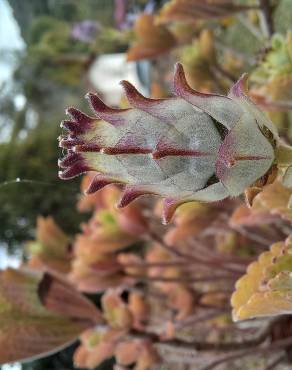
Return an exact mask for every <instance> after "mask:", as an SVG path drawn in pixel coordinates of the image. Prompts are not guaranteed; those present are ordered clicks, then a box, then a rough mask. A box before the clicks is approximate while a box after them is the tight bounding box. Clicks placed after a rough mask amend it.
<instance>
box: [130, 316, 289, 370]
mask: <svg viewBox="0 0 292 370" xmlns="http://www.w3.org/2000/svg"><path fill="white" fill-rule="evenodd" d="M278 321H279V318H276V319H274V320H271V321H270V322H269V324H268V325H267V326H266V327H265V328H264V329H263V330H260V331H259V333H258V335H257V336H256V337H255V338H254V339H251V340H247V341H245V342H225V343H224V342H223V343H222V342H217V343H212V342H203V341H192V342H188V341H185V340H183V339H168V340H161V338H160V336H159V335H157V334H156V333H152V332H140V331H137V330H132V331H131V332H130V333H129V334H130V336H133V337H136V338H149V339H150V340H152V342H153V343H156V344H161V345H168V346H174V347H176V348H184V349H190V350H195V351H234V350H240V349H246V348H247V350H244V351H237V352H236V354H235V353H232V354H230V355H228V356H226V357H224V359H226V358H227V357H228V359H229V358H230V357H231V356H235V355H236V357H234V358H237V357H238V356H241V357H243V356H246V355H247V354H249V353H252V354H253V353H256V352H257V351H262V352H263V353H269V351H270V349H271V350H272V351H275V350H276V349H280V348H285V347H287V346H289V345H292V337H290V338H286V339H284V340H279V341H277V342H274V343H272V344H271V345H270V346H269V347H265V348H259V347H257V346H259V345H260V344H261V343H263V342H264V341H265V339H267V337H268V336H269V335H270V333H271V329H272V328H273V326H274V325H275V324H276V323H277V322H278ZM228 359H227V361H228ZM231 359H233V357H232V358H231ZM216 361H223V358H221V359H219V360H216ZM224 361H226V360H224ZM224 361H223V362H224ZM220 363H221V362H220ZM218 364H219V363H218ZM208 366H209V365H208ZM209 369H211V367H210V368H206V369H205V368H204V370H209Z"/></svg>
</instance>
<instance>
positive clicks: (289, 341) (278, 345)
mask: <svg viewBox="0 0 292 370" xmlns="http://www.w3.org/2000/svg"><path fill="white" fill-rule="evenodd" d="M291 345H292V337H289V338H285V339H281V340H277V341H275V342H273V343H272V344H270V345H269V346H267V347H264V348H259V347H253V348H250V349H247V350H244V351H238V352H235V353H232V354H230V355H227V356H224V357H221V359H218V360H215V361H213V362H212V363H210V364H209V365H207V366H204V367H201V368H200V369H199V370H213V369H215V367H217V366H218V365H221V364H223V363H225V362H229V361H232V360H237V359H240V358H242V357H246V356H252V355H258V354H262V355H269V354H270V353H271V352H275V351H278V350H281V349H282V350H284V349H285V348H287V347H290V346H291Z"/></svg>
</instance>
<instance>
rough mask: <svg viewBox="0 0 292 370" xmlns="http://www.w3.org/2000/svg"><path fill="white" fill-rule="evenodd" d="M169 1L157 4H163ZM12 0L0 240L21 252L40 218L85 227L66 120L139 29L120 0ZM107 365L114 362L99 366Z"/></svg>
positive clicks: (68, 355)
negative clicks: (13, 43) (60, 143)
mask: <svg viewBox="0 0 292 370" xmlns="http://www.w3.org/2000/svg"><path fill="white" fill-rule="evenodd" d="M163 2H165V1H153V3H154V5H155V6H156V7H159V6H160V5H162V3H163ZM241 2H242V3H245V0H243V1H241ZM146 3H147V1H143V0H141V1H138V0H132V1H128V9H130V12H137V11H139V10H141V9H143V8H144V6H145V5H146ZM9 4H10V6H11V8H12V10H13V14H14V17H15V19H16V21H17V23H18V25H19V28H20V33H21V36H22V38H23V40H24V42H25V49H24V50H23V51H20V52H15V53H14V54H13V55H9V56H7V57H9V58H11V59H12V60H13V61H14V62H15V63H16V69H15V71H14V74H13V78H12V80H10V81H9V82H8V83H5V84H3V85H2V86H1V85H0V100H1V105H0V138H1V140H0V168H1V171H0V203H1V211H0V244H1V245H4V246H5V247H7V248H8V249H9V251H10V253H14V252H15V251H17V250H19V247H20V246H21V245H22V244H23V242H25V241H26V240H29V239H31V238H32V237H33V233H34V228H35V222H36V218H37V216H38V215H44V216H46V215H51V216H53V217H54V219H55V220H56V222H57V223H58V225H60V227H61V228H63V229H64V230H65V231H66V232H67V233H72V234H73V233H76V232H77V231H78V228H79V225H80V222H81V221H82V217H84V216H82V215H81V214H80V213H76V212H75V203H76V198H77V196H78V191H79V190H78V189H79V180H74V181H70V183H69V184H68V183H63V182H60V181H59V180H58V177H57V159H58V157H59V156H60V153H59V151H58V150H56V147H57V140H56V138H57V137H58V136H59V135H60V128H59V124H60V121H61V120H62V119H63V118H64V107H66V106H75V107H78V108H80V109H83V110H87V108H86V107H85V102H84V99H80V97H82V96H84V94H85V92H86V91H88V90H90V89H91V88H92V86H91V84H90V81H89V80H88V78H87V73H86V72H87V71H88V69H89V67H90V66H91V64H92V63H93V61H94V60H95V59H96V57H98V56H99V55H102V54H104V53H110V52H123V51H125V50H126V49H127V46H128V43H129V41H130V40H131V39H132V38H133V34H132V32H131V30H129V31H126V32H123V33H120V32H118V30H117V29H115V19H114V0H82V1H80V0H9ZM275 5H277V9H276V11H275V15H274V18H275V19H274V22H275V28H276V30H277V31H278V32H282V33H283V35H285V33H286V30H287V28H289V26H290V27H291V24H292V12H291V11H290V12H287V11H286V9H287V8H288V7H290V8H291V0H279V1H277V2H276V1H275ZM86 20H90V21H91V22H93V23H91V26H92V27H91V28H90V24H88V27H89V28H87V31H88V32H87V36H88V38H89V40H90V41H91V42H88V41H87V40H84V39H83V40H81V39H80V37H79V38H78V35H77V36H76V37H72V30H73V29H74V27H76V24H78V23H80V22H83V21H86ZM76 32H77V33H78V29H77V30H76ZM218 32H220V34H218V35H216V36H218V38H220V40H221V41H222V43H224V44H225V45H226V46H227V47H232V48H233V49H235V50H237V51H238V52H239V53H245V55H247V56H249V57H250V58H251V61H247V63H249V62H250V63H251V64H252V62H253V61H252V59H253V58H260V48H261V43H260V41H259V40H258V39H257V38H256V37H255V35H254V34H253V33H252V32H248V31H247V28H246V25H244V24H242V23H240V22H235V23H234V24H229V25H228V27H226V28H224V27H222V28H221V30H220V31H218ZM193 52H195V50H194V49H191V50H190V53H193ZM191 57H192V55H191ZM219 57H220V56H219ZM187 59H188V54H187V51H186V60H187ZM191 59H192V58H191ZM244 68H245V69H246V65H245V66H244ZM16 179H20V180H22V181H20V182H18V181H16ZM74 348H75V347H74V346H73V347H70V348H69V349H66V350H64V351H62V352H60V353H58V354H56V355H53V356H50V357H47V358H46V359H42V360H37V361H34V362H33V363H27V364H23V365H22V369H23V370H37V369H43V370H44V369H49V370H53V369H58V370H66V369H72V368H73V364H72V353H73V351H74ZM108 368H111V363H110V362H106V363H104V364H103V366H102V367H99V370H106V369H108Z"/></svg>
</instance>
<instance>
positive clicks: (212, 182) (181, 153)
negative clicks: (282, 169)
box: [59, 64, 278, 222]
mask: <svg viewBox="0 0 292 370" xmlns="http://www.w3.org/2000/svg"><path fill="white" fill-rule="evenodd" d="M245 81H246V76H245V75H244V76H243V77H242V78H241V79H240V80H239V81H238V82H237V83H236V84H235V85H234V86H233V87H232V88H231V90H230V92H229V94H228V96H221V95H213V94H203V93H200V92H197V91H195V90H193V89H191V88H190V86H189V85H188V84H187V81H186V78H185V74H184V70H183V67H182V65H181V64H177V66H176V71H175V76H174V91H175V94H176V96H175V97H171V98H167V99H149V98H145V97H144V96H142V95H141V94H140V93H139V92H138V91H137V90H136V89H135V87H134V86H132V85H131V84H130V83H129V82H127V81H123V82H122V85H123V87H124V89H125V93H126V95H127V98H128V100H129V103H130V105H131V108H129V109H112V108H110V107H108V106H106V105H105V104H104V103H103V102H102V101H101V100H100V99H99V97H98V96H97V95H95V94H91V93H90V94H88V95H87V98H88V100H89V102H90V104H91V107H92V109H93V111H94V113H95V116H96V117H89V116H87V115H85V114H84V113H81V112H80V111H78V110H76V109H74V108H69V109H68V110H67V113H68V114H69V115H70V117H71V119H70V120H65V121H63V122H62V127H64V128H65V129H67V130H68V131H69V132H68V134H66V135H63V136H61V137H60V146H61V147H62V148H65V149H67V151H68V153H67V155H66V156H65V157H64V158H63V159H62V160H60V161H59V166H60V167H61V168H62V171H61V172H60V178H62V179H70V178H73V177H75V176H77V175H80V174H82V173H84V172H87V171H96V172H97V175H96V176H95V178H94V180H93V181H92V183H91V185H90V186H89V188H88V190H87V193H93V192H95V191H97V190H99V189H100V188H102V187H103V186H106V185H107V184H110V183H121V184H125V189H124V193H123V196H122V198H121V200H120V202H119V206H120V207H124V206H126V205H127V204H128V203H129V202H131V201H132V200H134V199H135V198H137V197H138V196H140V195H143V194H157V195H160V196H162V197H164V198H165V201H164V221H165V222H167V221H168V220H169V219H170V218H171V216H172V214H173V212H174V211H175V209H176V208H177V207H178V206H179V205H180V204H183V203H185V202H189V201H203V202H214V201H219V200H222V199H224V198H227V197H229V196H237V195H239V194H241V193H243V192H244V190H245V189H246V188H247V187H249V186H251V185H252V184H253V183H255V181H257V180H258V179H259V178H261V177H263V176H265V175H266V174H267V173H268V172H269V170H270V168H271V166H272V164H273V162H274V160H275V148H276V146H277V142H278V135H277V132H276V130H275V128H274V126H273V124H272V123H271V122H270V121H269V119H268V118H267V117H266V116H265V115H264V114H263V113H262V112H261V111H260V110H259V108H258V107H257V106H256V105H255V104H253V103H252V101H251V100H250V99H249V98H248V96H247V95H246V92H245Z"/></svg>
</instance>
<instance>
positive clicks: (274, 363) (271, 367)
mask: <svg viewBox="0 0 292 370" xmlns="http://www.w3.org/2000/svg"><path fill="white" fill-rule="evenodd" d="M285 357H286V356H285V354H282V355H281V356H279V357H277V358H276V359H275V360H274V361H272V362H271V363H270V364H268V365H267V366H266V367H265V368H264V369H263V370H272V369H274V367H275V366H277V365H279V364H280V363H281V362H282V361H284V360H285Z"/></svg>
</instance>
